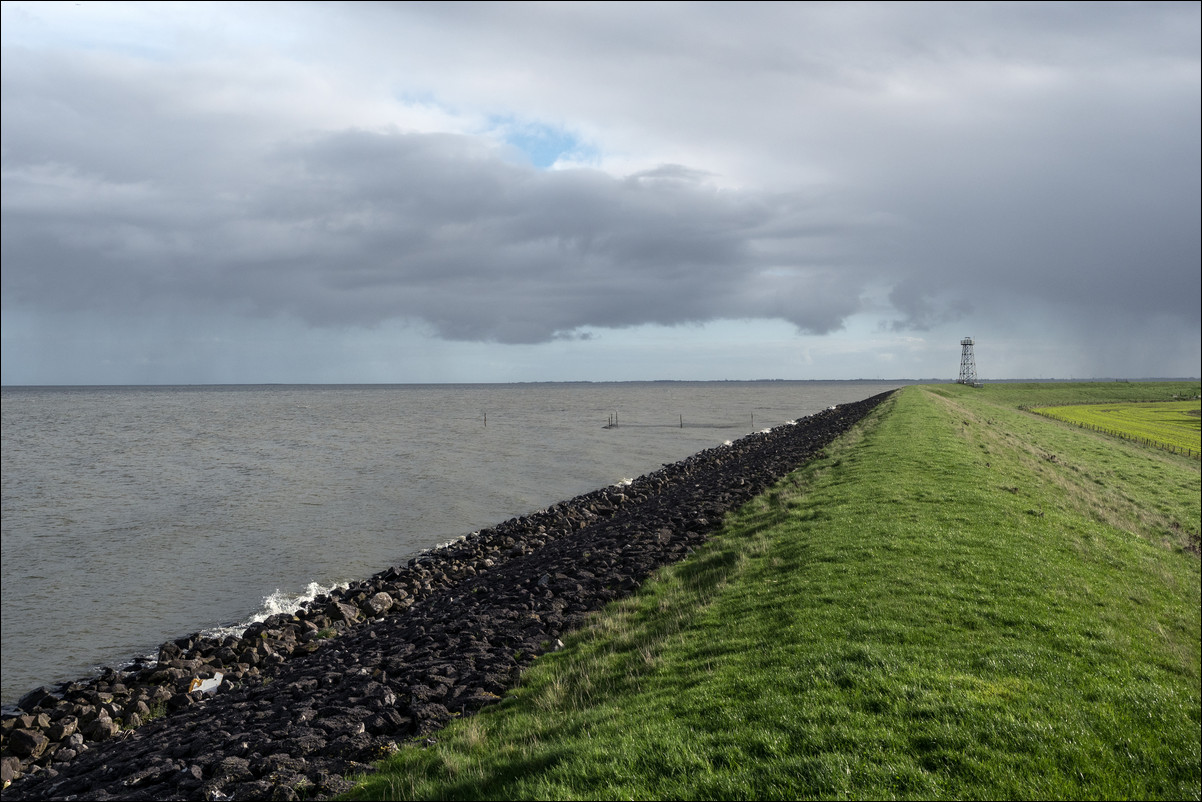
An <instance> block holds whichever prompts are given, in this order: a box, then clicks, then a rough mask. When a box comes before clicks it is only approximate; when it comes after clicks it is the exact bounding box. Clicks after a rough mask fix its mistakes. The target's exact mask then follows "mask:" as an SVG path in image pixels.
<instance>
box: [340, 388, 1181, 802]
mask: <svg viewBox="0 0 1202 802" xmlns="http://www.w3.org/2000/svg"><path fill="white" fill-rule="evenodd" d="M1196 386H1197V385H1196V384H1195V385H1194V387H1196ZM1048 387H1054V388H1055V389H1054V393H1055V394H1056V401H1054V402H1048V401H1047V400H1046V399H1044V398H1041V395H1040V394H1041V392H1042V390H1041V386H1040V385H1032V386H1025V387H1023V388H1016V387H1007V386H1004V385H998V386H996V389H995V388H994V387H986V388H985V389H983V390H974V389H971V388H966V387H961V386H958V385H945V386H929V387H910V388H906V389H904V390H902V391H899V392H898V393H897V394H895V395H894V396H893V398H891V399H890V400H889V401H887V402H886V403H885V404H884V405H882V407H881V408H879V409H878V410H877V411H876V412H874V413H873V414H872V415H871V416H870V417H869V418H868V419H867V420H866V421H865V422H864V423H863V424H861V426H859V427H858V428H857V429H856V430H854V431H853V432H852V433H851V434H849V435H848V436H847V437H845V438H844V439H843V440H842V441H840V442H839V443H838V444H836V446H834V447H832V448H830V449H828V451H827V456H826V457H825V458H823V459H820V460H817V461H815V462H813V463H810V464H809V465H807V466H805V467H803V468H802V469H800V470H798V471H797V472H795V473H793V474H791V475H790V476H789V477H787V478H786V479H785V480H784V481H782V482H781V483H780V484H779V485H778V486H777V487H776V488H774V489H773V490H772V491H770V492H768V493H766V494H764V495H763V496H761V497H760V498H758V499H756V500H755V501H753V502H752V503H750V504H749V505H747V506H746V507H745V508H744V509H743V510H741V511H740V512H739V513H738V514H737V515H735V516H732V517H731V519H730V520H729V521H728V524H727V526H726V528H725V529H724V530H723V532H722V533H721V534H719V535H718V536H716V537H715V538H714V539H713V540H712V541H711V542H710V543H709V544H707V546H706V547H705V548H704V549H703V550H702V551H700V552H699V553H698V554H697V555H695V556H694V557H693V558H691V559H690V560H689V561H687V562H685V563H682V564H679V565H676V566H672V567H670V568H668V569H666V570H664V571H662V572H661V574H660V575H659V578H658V580H657V581H655V582H649V583H647V585H645V586H644V588H643V589H642V591H641V592H640V593H639V594H638V595H637V596H635V597H633V598H631V599H627V600H625V601H623V602H620V603H616V604H614V605H612V606H611V607H610V608H608V609H607V610H606V611H605V613H604V614H602V615H599V616H597V617H596V619H595V621H594V623H593V625H592V626H591V627H589V628H587V629H585V630H582V631H580V632H578V633H576V634H575V635H573V636H572V637H571V638H570V639H569V640H568V642H567V648H565V649H564V650H562V651H560V652H557V653H554V654H550V655H547V656H545V657H543V658H541V659H540V660H539V662H538V663H537V664H536V665H535V667H534V668H532V669H531V670H530V671H528V672H527V673H526V675H524V677H523V680H522V684H521V686H520V687H519V688H518V689H517V690H516V691H515V692H513V693H512V694H511V695H510V696H509V697H507V698H506V700H505V701H504V702H502V703H501V704H499V705H496V706H494V707H492V708H488V709H486V710H485V711H483V712H482V713H480V714H479V715H477V716H474V717H472V718H470V719H465V720H463V721H459V722H455V723H454V724H453V725H452V726H450V727H449V728H447V729H446V730H445V731H443V732H441V733H440V734H439V736H438V738H437V742H436V743H432V744H428V745H414V746H409V747H405V748H403V749H401V750H400V751H399V752H398V753H397V754H396V755H394V756H393V757H392V758H391V759H390V760H389V761H388V762H387V763H385V764H384V768H383V770H382V771H381V772H380V773H379V774H377V775H374V776H371V777H370V778H367V779H365V780H364V781H363V783H362V784H361V785H360V786H359V787H358V788H357V790H356V792H355V795H354V796H357V797H358V798H371V799H376V798H404V799H409V798H417V799H426V798H429V799H460V798H461V799H488V798H493V799H514V798H534V799H611V798H612V799H627V798H634V799H654V798H685V799H713V798H764V799H797V798H815V797H821V798H901V797H910V798H920V799H928V798H957V799H969V798H1065V799H1069V798H1071V799H1096V798H1105V799H1113V798H1170V799H1198V798H1199V794H1200V786H1202V780H1200V764H1202V745H1200V743H1202V735H1200V727H1202V699H1200V691H1199V677H1200V664H1202V655H1200V648H1202V647H1200V643H1202V635H1200V629H1202V625H1200V612H1199V611H1200V609H1202V590H1200V588H1202V574H1200V570H1199V559H1198V554H1197V548H1198V534H1199V517H1200V512H1199V506H1200V501H1199V498H1200V495H1202V485H1200V482H1199V467H1198V462H1197V460H1191V459H1188V458H1186V457H1181V456H1176V455H1173V454H1169V453H1166V452H1160V451H1153V450H1149V449H1144V448H1140V447H1139V446H1137V445H1134V444H1130V443H1126V442H1123V441H1119V440H1116V439H1114V438H1107V437H1106V436H1105V435H1100V434H1096V433H1093V432H1089V431H1087V430H1082V429H1078V428H1075V427H1070V426H1068V425H1065V424H1062V423H1059V422H1056V421H1052V420H1048V419H1045V418H1040V417H1037V416H1035V415H1032V414H1030V413H1026V412H1022V411H1020V410H1019V409H1018V406H1019V405H1027V406H1035V405H1039V404H1040V403H1071V402H1072V401H1073V400H1074V399H1073V398H1072V393H1071V392H1069V391H1067V390H1066V388H1065V387H1064V386H1048ZM1116 387H1117V388H1118V389H1115V390H1113V392H1118V393H1126V394H1128V395H1127V396H1125V397H1124V398H1115V399H1112V400H1127V399H1128V398H1132V397H1133V395H1131V394H1135V393H1139V392H1143V393H1145V394H1147V393H1158V392H1168V390H1166V388H1165V387H1164V386H1160V385H1121V386H1116ZM1186 389H1188V388H1186ZM1090 392H1091V393H1093V392H1095V390H1093V389H1091V390H1090ZM1195 392H1196V390H1195ZM1090 397H1091V398H1096V397H1097V396H1096V395H1093V396H1090ZM1064 398H1068V400H1067V401H1062V400H1061V399H1064Z"/></svg>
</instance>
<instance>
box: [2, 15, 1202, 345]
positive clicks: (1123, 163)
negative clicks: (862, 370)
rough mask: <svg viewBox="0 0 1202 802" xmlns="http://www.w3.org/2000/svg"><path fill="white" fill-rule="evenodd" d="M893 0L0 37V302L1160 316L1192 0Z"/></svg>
mask: <svg viewBox="0 0 1202 802" xmlns="http://www.w3.org/2000/svg"><path fill="white" fill-rule="evenodd" d="M894 5H897V4H887V5H870V4H834V5H818V4H797V5H793V4H787V5H776V4H772V5H767V6H758V5H753V6H751V7H750V8H744V6H743V5H739V6H733V5H725V4H704V5H701V6H696V7H682V6H675V5H671V6H662V5H642V4H636V5H634V6H625V7H620V9H619V10H618V11H616V12H615V11H608V12H607V11H603V10H598V9H596V8H588V7H585V8H583V9H581V8H579V6H578V5H577V4H567V5H555V6H501V5H496V6H494V5H491V4H486V5H484V6H482V7H478V8H477V7H472V8H471V9H470V11H471V13H464V12H465V11H466V10H467V8H466V7H464V6H458V5H449V6H446V5H441V4H435V5H430V6H426V5H411V4H403V5H375V4H368V5H367V6H364V7H355V8H352V9H351V10H350V11H348V12H346V13H345V14H343V13H341V12H339V13H335V12H333V11H332V10H331V8H329V7H324V6H317V7H316V9H317V10H315V11H314V10H312V9H311V7H310V6H307V5H305V6H299V7H296V8H295V9H294V13H295V15H297V16H298V17H300V18H306V19H308V18H307V17H306V15H316V19H309V22H308V24H309V26H310V27H309V28H307V29H304V30H302V31H300V32H299V33H296V32H289V35H281V36H280V41H284V42H287V41H290V39H289V36H290V35H292V34H293V33H296V35H295V36H294V37H293V40H294V41H295V45H293V47H294V50H295V51H296V53H302V52H303V53H312V54H315V55H314V56H313V57H312V58H313V61H312V62H311V63H304V62H302V61H301V60H300V57H299V56H296V55H295V54H293V56H292V60H289V59H279V60H272V59H270V58H263V57H262V56H261V55H255V54H252V55H247V53H248V51H247V50H246V49H245V48H243V49H238V48H234V49H232V50H231V51H230V52H224V53H220V54H219V55H220V58H211V59H206V58H204V57H203V56H202V55H198V53H197V52H190V53H189V55H188V56H187V57H180V58H179V59H178V60H172V59H171V58H162V59H160V60H158V61H155V60H149V59H145V58H141V57H137V56H130V55H122V54H114V53H103V52H86V51H65V50H58V49H54V48H46V47H33V48H26V47H23V46H19V45H6V47H5V50H4V63H3V76H2V77H3V104H4V105H3V118H2V126H3V170H4V179H3V180H4V199H3V226H4V237H3V265H4V269H3V301H4V304H5V306H6V307H15V306H19V307H21V308H24V309H38V308H46V309H54V310H68V311H69V310H72V309H89V310H98V309H99V310H109V311H111V312H112V313H113V314H117V315H137V314H139V313H140V312H141V311H143V310H145V309H146V308H148V307H150V308H155V309H171V308H178V309H187V310H191V311H194V312H195V311H197V310H200V311H201V312H203V311H204V310H205V309H207V308H212V309H214V310H221V311H222V312H226V311H229V310H231V309H232V310H236V311H240V312H243V313H245V314H251V315H259V316H264V317H270V316H274V315H278V314H281V313H286V314H290V315H294V316H297V317H299V318H300V319H303V320H305V321H308V322H310V323H312V324H316V325H320V326H329V327H337V326H347V325H371V324H373V323H377V322H380V321H384V320H388V319H393V318H405V319H413V320H420V321H424V322H425V323H426V324H427V325H429V326H430V327H431V328H432V329H433V330H434V331H435V332H437V333H438V334H439V335H440V336H442V337H444V338H447V339H458V340H482V341H490V340H494V341H500V342H506V343H525V342H541V341H546V340H549V339H553V338H556V337H570V336H573V335H574V334H579V333H580V330H581V329H584V328H587V327H622V326H630V325H636V324H643V323H660V324H677V323H683V322H690V321H705V320H714V319H719V318H730V319H738V318H780V319H784V320H787V321H790V322H792V323H794V324H795V325H796V326H797V327H798V328H799V329H801V330H803V331H809V332H815V333H825V332H830V331H834V330H837V329H839V328H840V326H841V325H842V324H843V323H844V321H845V320H847V318H848V317H849V316H850V315H853V314H855V313H857V312H859V311H863V310H865V309H866V308H868V307H869V306H870V305H871V303H872V302H871V301H870V300H869V299H870V298H875V299H876V302H877V303H880V302H881V299H885V300H886V301H887V302H888V304H889V306H890V308H888V309H883V310H882V309H876V310H873V311H875V312H877V313H878V314H880V315H882V316H883V317H884V318H885V319H887V320H889V321H892V325H893V327H894V328H895V329H899V330H904V329H915V330H922V329H925V328H928V327H932V326H938V325H940V324H941V323H945V322H947V321H954V320H957V319H959V318H960V317H961V316H964V315H967V314H969V313H970V312H975V313H977V314H979V315H991V316H992V317H993V318H995V319H1006V318H1007V317H1011V316H1014V313H1013V310H1015V309H1024V308H1025V307H1026V306H1028V305H1031V304H1033V303H1034V302H1036V301H1037V302H1038V303H1039V304H1041V305H1042V308H1046V309H1051V310H1053V311H1052V313H1053V314H1055V315H1057V316H1058V318H1059V321H1058V322H1060V323H1063V322H1064V321H1066V320H1067V321H1069V322H1070V323H1071V322H1073V321H1080V322H1081V325H1082V326H1085V327H1089V326H1093V325H1096V324H1097V321H1098V320H1099V319H1105V318H1108V317H1111V316H1116V315H1121V316H1124V317H1125V318H1127V319H1131V320H1137V319H1138V318H1139V317H1140V316H1141V315H1168V316H1170V317H1172V318H1174V319H1176V320H1177V321H1179V322H1180V324H1181V325H1182V326H1184V327H1185V328H1186V329H1188V330H1193V331H1196V330H1197V329H1198V327H1199V318H1200V314H1199V303H1198V298H1199V294H1200V284H1199V269H1198V265H1199V260H1200V259H1202V246H1200V238H1199V229H1198V225H1197V220H1198V218H1199V215H1200V214H1202V204H1200V200H1199V197H1200V193H1199V172H1200V170H1202V165H1200V163H1199V151H1200V142H1199V116H1200V114H1202V103H1200V101H1199V94H1198V87H1199V79H1198V39H1199V34H1198V24H1197V23H1198V17H1199V13H1198V8H1197V6H1196V4H1166V5H1154V6H1146V5H1139V6H1117V5H1115V6H1111V5H1104V6H1100V5H1081V6H1078V5H1076V4H1069V5H1054V4H1048V5H1042V4H1041V5H1035V6H1027V5H1023V6H1019V5H1009V4H1003V5H997V6H994V5H972V6H966V5H960V6H955V7H953V8H951V9H944V5H938V6H930V5H919V6H912V5H902V6H901V7H900V8H894ZM272 8H273V6H265V7H251V8H249V9H246V10H245V13H247V14H251V13H252V12H253V13H254V14H260V15H263V16H268V17H269V16H270V15H271V13H272V12H271V11H270V9H272ZM263 9H267V11H264V10H263ZM1137 9H1138V10H1137ZM250 22H255V20H250V21H248V24H250ZM257 22H259V23H262V22H264V20H257ZM318 30H320V31H321V33H316V32H315V31H318ZM212 44H213V42H212V41H210V40H209V39H206V40H205V45H206V46H211V45H212ZM239 47H243V46H242V45H241V44H239ZM280 47H282V48H284V49H285V50H286V49H287V48H286V47H285V46H283V45H281V46H280ZM256 52H257V51H256ZM327 84H328V85H327ZM362 87H368V89H363V88H362ZM372 91H379V92H380V96H379V97H377V98H375V99H374V100H372V103H376V104H377V105H388V103H391V102H392V100H391V98H389V97H388V93H391V94H392V96H393V97H403V96H407V95H410V94H416V95H420V94H421V93H422V92H431V93H433V94H434V95H435V96H437V97H439V98H442V99H443V100H442V102H444V103H445V104H447V105H448V106H455V105H456V104H460V105H462V106H465V107H466V106H471V105H472V104H481V106H480V108H481V111H480V112H479V114H480V115H481V116H487V115H488V114H515V115H519V116H525V117H526V118H529V119H536V120H550V121H553V122H564V123H565V124H573V125H575V126H576V128H575V130H577V131H579V132H589V131H592V132H601V133H599V134H598V136H605V137H609V140H608V141H609V142H610V143H616V144H615V147H616V148H617V149H621V147H628V148H633V147H634V146H635V145H637V144H641V143H643V142H645V143H647V146H648V152H650V153H653V154H654V157H655V158H654V159H653V160H652V161H651V162H650V163H645V164H642V166H641V167H639V168H637V169H632V170H627V171H624V172H622V171H609V172H606V171H603V170H601V169H564V170H556V171H550V172H547V171H539V170H536V169H534V168H532V167H530V166H528V165H523V164H522V163H521V162H520V161H519V160H517V159H514V158H510V156H511V154H507V153H506V151H505V150H504V149H501V148H498V147H496V146H495V144H490V143H489V142H488V141H487V140H486V139H484V138H482V137H478V136H468V135H464V134H451V133H446V134H418V133H412V132H405V129H404V128H403V123H404V120H403V119H400V121H399V122H398V124H397V125H395V126H391V127H390V126H389V125H384V124H377V123H379V117H378V114H377V111H378V109H377V108H376V106H371V109H370V110H368V111H364V109H365V108H367V107H368V106H370V105H371V104H370V103H368V104H366V105H364V103H360V104H359V105H355V104H356V103H357V102H359V101H361V100H362V97H363V96H366V95H370V94H371V92H372ZM373 97H374V96H373ZM490 104H491V105H490ZM397 106H398V111H397V114H398V118H402V117H403V116H404V114H403V113H402V111H403V110H401V109H400V106H399V104H397ZM449 113H450V112H448V114H449ZM357 115H358V116H357ZM373 115H376V116H373ZM385 116H386V115H385ZM582 135H583V134H582ZM602 144H605V143H602ZM636 161H638V160H637V159H636ZM643 161H644V162H645V161H646V159H643ZM676 162H680V164H676ZM711 171H712V172H711ZM713 173H722V175H719V176H714V175H713ZM711 178H715V179H720V180H714V181H711V180H710V179H711ZM731 186H740V187H742V188H740V189H731V188H729V187H731ZM724 187H725V188H724Z"/></svg>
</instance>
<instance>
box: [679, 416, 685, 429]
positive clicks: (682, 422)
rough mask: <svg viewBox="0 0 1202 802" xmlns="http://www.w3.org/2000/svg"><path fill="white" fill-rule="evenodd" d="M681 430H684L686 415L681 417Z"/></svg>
mask: <svg viewBox="0 0 1202 802" xmlns="http://www.w3.org/2000/svg"><path fill="white" fill-rule="evenodd" d="M680 428H682V429H683V428H684V415H681V416H680Z"/></svg>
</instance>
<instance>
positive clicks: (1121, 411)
mask: <svg viewBox="0 0 1202 802" xmlns="http://www.w3.org/2000/svg"><path fill="white" fill-rule="evenodd" d="M1032 411H1034V412H1038V413H1040V414H1041V415H1047V416H1048V417H1049V418H1056V419H1057V420H1062V421H1065V422H1067V423H1074V424H1076V425H1078V426H1085V427H1088V428H1090V429H1094V430H1095V431H1103V432H1107V433H1110V434H1113V435H1115V436H1116V437H1126V438H1127V439H1129V440H1143V441H1146V442H1147V443H1148V444H1150V445H1156V446H1158V447H1160V448H1165V449H1168V450H1170V451H1177V452H1180V453H1183V454H1189V455H1193V456H1197V455H1198V454H1199V453H1200V452H1202V402H1199V401H1198V400H1197V399H1195V400H1193V401H1161V402H1153V403H1120V404H1076V405H1072V406H1060V407H1033V408H1032Z"/></svg>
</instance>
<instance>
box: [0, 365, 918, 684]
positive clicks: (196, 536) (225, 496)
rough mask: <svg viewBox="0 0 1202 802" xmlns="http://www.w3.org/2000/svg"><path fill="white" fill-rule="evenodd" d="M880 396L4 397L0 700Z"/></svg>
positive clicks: (410, 392) (365, 391)
mask: <svg viewBox="0 0 1202 802" xmlns="http://www.w3.org/2000/svg"><path fill="white" fill-rule="evenodd" d="M895 386H897V384H887V383H879V382H776V381H772V382H634V383H612V384H611V383H596V384H594V383H578V384H577V383H566V384H560V383H552V384H508V385H501V384H491V385H387V386H384V385H369V386H346V385H338V386H230V387H215V386H202V387H80V388H11V387H10V388H4V389H3V390H2V391H0V401H2V410H3V426H2V436H3V444H2V445H3V448H2V461H3V492H2V497H3V524H2V526H3V532H2V535H3V537H2V540H0V548H2V562H0V565H2V571H3V584H2V593H3V599H2V615H3V621H2V628H0V636H2V638H3V643H2V649H0V659H2V661H3V666H2V669H3V672H2V677H3V702H4V704H6V705H8V704H11V703H12V702H14V701H15V700H16V699H17V698H19V697H20V696H21V695H22V694H24V693H25V692H26V691H28V690H30V689H31V688H33V687H36V686H38V685H41V684H49V683H52V682H56V681H60V680H66V679H76V678H79V677H83V676H87V675H88V674H89V673H90V672H92V671H94V670H96V668H97V667H99V666H102V665H110V666H118V665H121V664H123V663H124V662H126V661H128V660H130V659H132V658H133V657H135V656H138V655H146V654H151V653H153V651H154V649H155V647H157V645H158V644H160V643H162V642H163V641H165V640H168V639H172V638H176V637H179V636H181V635H185V634H188V633H191V632H196V631H215V630H221V629H222V628H225V629H226V630H233V631H236V630H237V628H239V627H244V626H245V625H246V624H248V623H249V622H251V621H253V620H256V619H258V620H261V619H262V618H263V617H265V616H267V615H270V614H271V613H274V612H279V611H282V610H289V609H294V608H295V607H296V606H297V605H298V604H300V603H301V601H303V600H305V599H311V598H313V596H314V595H316V594H318V593H321V592H323V591H324V590H326V589H328V588H329V587H331V586H334V585H336V584H339V583H345V582H347V581H350V580H355V579H360V578H365V577H367V576H370V575H371V574H373V573H375V572H377V571H380V570H383V569H385V568H387V567H389V566H391V565H397V564H400V563H402V562H404V561H405V560H407V559H409V558H410V557H412V556H414V555H415V554H417V553H419V552H421V551H423V550H425V549H428V548H431V547H434V546H437V545H440V544H443V543H447V542H449V541H452V540H454V539H456V538H458V537H462V536H463V535H465V534H468V533H469V532H472V531H475V530H477V529H480V528H484V527H487V526H491V525H494V524H497V523H500V522H501V521H503V520H506V519H508V518H511V517H514V516H518V515H524V514H527V513H530V512H533V511H535V510H538V509H541V508H543V507H546V506H549V505H550V504H553V503H555V502H556V501H560V500H564V499H567V498H571V497H572V496H575V495H579V494H581V493H586V492H588V491H591V490H594V489H597V488H599V487H603V486H606V485H612V484H616V483H619V482H621V481H623V480H629V479H632V478H634V477H637V476H640V475H642V474H645V473H649V472H651V471H654V470H657V469H658V468H660V467H661V466H662V465H663V464H665V463H670V462H674V461H676V460H679V459H683V458H684V457H686V456H688V455H690V454H694V453H696V452H698V451H700V450H702V449H705V448H710V447H713V446H718V445H721V444H722V443H723V442H724V441H727V440H733V439H737V438H738V437H741V436H743V435H745V434H747V433H749V432H751V431H757V430H761V429H765V428H769V427H772V426H776V425H780V424H782V423H784V422H786V421H788V420H792V419H796V418H799V417H803V416H806V415H810V414H813V413H815V412H818V411H820V410H823V409H825V408H827V407H829V406H832V405H835V404H840V403H845V402H849V401H858V400H861V399H863V398H867V397H868V396H871V395H875V394H876V393H879V392H883V391H884V390H886V389H890V388H892V387H895ZM615 422H616V424H617V425H616V426H615V425H610V424H613V423H615Z"/></svg>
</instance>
